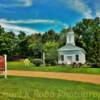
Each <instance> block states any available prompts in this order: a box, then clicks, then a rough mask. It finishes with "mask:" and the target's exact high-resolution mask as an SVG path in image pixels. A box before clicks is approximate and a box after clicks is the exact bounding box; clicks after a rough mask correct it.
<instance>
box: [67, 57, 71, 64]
mask: <svg viewBox="0 0 100 100" xmlns="http://www.w3.org/2000/svg"><path fill="white" fill-rule="evenodd" d="M71 63H72V56H67V64H71Z"/></svg>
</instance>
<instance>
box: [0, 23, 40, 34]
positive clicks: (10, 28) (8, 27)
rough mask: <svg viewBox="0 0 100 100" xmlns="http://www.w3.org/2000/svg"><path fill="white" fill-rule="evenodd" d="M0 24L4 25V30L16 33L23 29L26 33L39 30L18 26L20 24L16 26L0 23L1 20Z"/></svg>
mask: <svg viewBox="0 0 100 100" xmlns="http://www.w3.org/2000/svg"><path fill="white" fill-rule="evenodd" d="M0 25H1V26H2V27H4V28H5V30H6V31H13V32H15V33H18V32H19V31H24V32H26V33H27V34H32V33H33V34H34V33H38V32H39V31H37V30H35V29H31V28H26V27H20V26H17V25H11V24H6V23H1V22H0Z"/></svg>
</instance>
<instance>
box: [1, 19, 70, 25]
mask: <svg viewBox="0 0 100 100" xmlns="http://www.w3.org/2000/svg"><path fill="white" fill-rule="evenodd" d="M0 22H1V23H7V24H37V23H42V24H51V25H62V26H64V27H67V26H68V25H67V24H66V23H64V22H61V21H57V20H50V19H29V20H7V19H4V18H1V19H0Z"/></svg>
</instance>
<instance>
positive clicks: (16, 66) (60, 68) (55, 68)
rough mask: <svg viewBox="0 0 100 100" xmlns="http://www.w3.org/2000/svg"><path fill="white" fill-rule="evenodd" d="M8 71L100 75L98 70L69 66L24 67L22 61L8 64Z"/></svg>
mask: <svg viewBox="0 0 100 100" xmlns="http://www.w3.org/2000/svg"><path fill="white" fill-rule="evenodd" d="M8 69H9V70H29V71H30V70H31V71H46V72H66V73H87V74H100V68H89V67H86V66H84V67H82V68H72V67H71V66H68V65H66V66H46V67H44V66H41V67H36V66H34V65H32V64H29V66H25V64H24V62H23V61H14V62H8Z"/></svg>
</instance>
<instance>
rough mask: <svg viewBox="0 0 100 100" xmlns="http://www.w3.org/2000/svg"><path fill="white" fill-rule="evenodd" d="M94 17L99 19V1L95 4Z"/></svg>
mask: <svg viewBox="0 0 100 100" xmlns="http://www.w3.org/2000/svg"><path fill="white" fill-rule="evenodd" d="M95 10H96V17H100V0H97V1H96V2H95Z"/></svg>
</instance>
